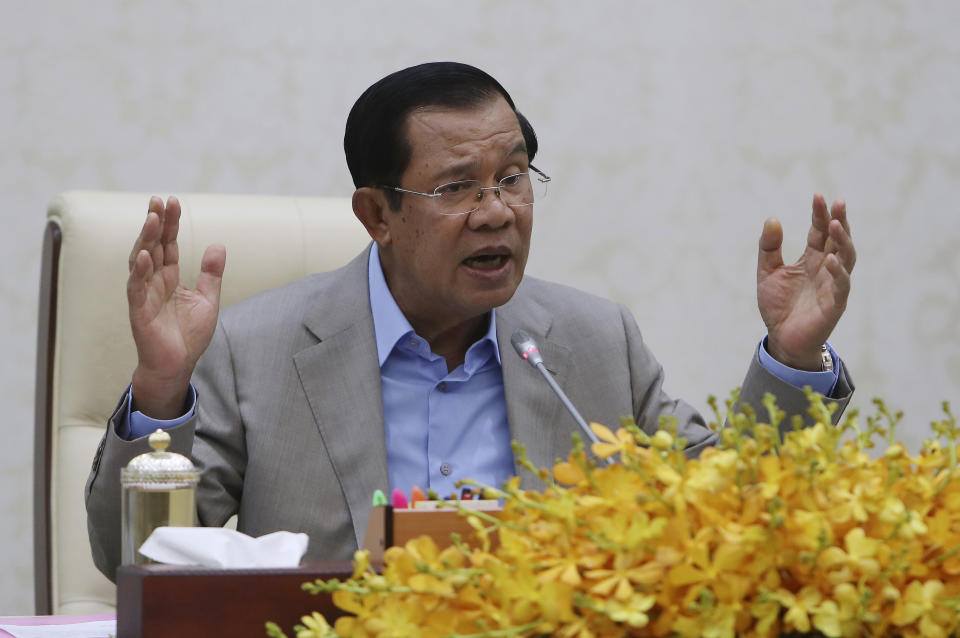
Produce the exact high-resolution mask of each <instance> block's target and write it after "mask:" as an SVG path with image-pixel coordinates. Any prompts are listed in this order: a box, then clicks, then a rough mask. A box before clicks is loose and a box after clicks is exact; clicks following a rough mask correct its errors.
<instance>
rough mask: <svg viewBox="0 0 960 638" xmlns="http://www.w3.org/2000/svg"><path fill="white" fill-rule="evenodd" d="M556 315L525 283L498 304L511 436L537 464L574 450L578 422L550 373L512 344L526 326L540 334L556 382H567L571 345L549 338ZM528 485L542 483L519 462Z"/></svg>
mask: <svg viewBox="0 0 960 638" xmlns="http://www.w3.org/2000/svg"><path fill="white" fill-rule="evenodd" d="M552 323H553V319H552V317H551V316H550V313H548V312H547V311H546V309H544V308H543V307H542V306H541V305H540V304H538V303H536V302H535V301H533V300H531V299H529V298H527V297H526V295H524V294H523V286H522V285H521V287H520V288H519V289H518V290H517V293H516V294H515V295H514V296H513V298H512V299H511V300H510V301H509V302H508V303H507V304H505V305H504V306H502V307H500V308H498V309H497V341H498V343H499V345H500V359H501V365H502V368H503V389H504V394H505V396H506V402H507V419H508V420H509V421H510V436H511V438H512V439H513V440H515V441H518V442H520V443H523V444H524V445H526V447H527V456H528V457H529V458H530V460H531V461H532V462H533V464H534V465H535V466H537V467H551V466H552V465H553V462H554V461H555V460H556V458H557V457H558V456H566V454H567V453H568V452H569V451H570V432H571V431H573V430H572V429H571V428H570V427H569V426H570V425H572V427H573V429H576V424H575V423H574V422H573V420H572V419H571V418H570V416H569V415H567V414H566V412H564V411H562V407H563V406H562V404H561V403H560V400H559V399H558V398H557V396H556V395H555V394H554V393H553V391H552V390H551V389H550V386H549V385H548V384H547V381H546V379H544V378H543V376H542V375H541V374H540V372H539V371H538V370H536V369H535V368H534V367H533V366H531V365H530V364H529V363H527V362H526V361H525V360H523V359H521V358H520V357H519V356H518V355H517V353H516V352H515V351H514V350H513V346H512V345H511V343H510V337H511V336H512V335H513V333H514V331H515V330H521V329H522V330H525V331H527V332H528V333H529V334H530V336H532V337H533V338H534V340H536V342H537V344H538V345H539V346H540V353H541V354H542V355H543V361H544V365H545V366H546V368H547V370H549V371H550V372H551V373H552V374H553V376H554V378H555V379H556V380H557V383H559V384H560V386H561V387H564V385H565V382H566V381H567V379H568V377H569V375H570V366H571V360H570V355H571V353H570V350H569V349H568V348H567V347H566V346H564V345H563V344H561V343H558V342H556V341H554V340H552V339H551V338H550V329H551V327H552ZM514 469H515V471H516V472H517V474H518V475H519V476H520V477H521V484H522V485H523V487H525V488H538V487H542V484H541V483H540V482H539V480H538V479H535V478H534V477H532V476H531V475H530V473H529V472H526V471H521V470H522V468H520V467H519V466H515V468H514Z"/></svg>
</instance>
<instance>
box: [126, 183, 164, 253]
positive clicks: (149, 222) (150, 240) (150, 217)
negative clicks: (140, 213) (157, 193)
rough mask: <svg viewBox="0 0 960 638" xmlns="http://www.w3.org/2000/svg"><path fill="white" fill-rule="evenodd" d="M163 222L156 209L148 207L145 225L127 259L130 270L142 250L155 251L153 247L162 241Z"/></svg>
mask: <svg viewBox="0 0 960 638" xmlns="http://www.w3.org/2000/svg"><path fill="white" fill-rule="evenodd" d="M157 199H159V198H157ZM151 204H152V201H151ZM161 204H162V202H161ZM151 208H152V207H151ZM161 224H162V223H161V221H160V215H159V214H158V213H157V212H156V211H155V210H150V209H148V210H147V217H146V219H145V220H144V221H143V226H142V227H141V228H140V234H139V235H137V239H136V240H135V241H134V242H133V248H132V249H131V250H130V257H129V258H128V259H127V268H128V270H133V264H134V262H135V261H136V259H137V255H139V254H140V251H141V250H146V251H147V252H148V253H149V252H152V251H153V247H154V246H155V245H156V244H157V242H158V241H160V233H161Z"/></svg>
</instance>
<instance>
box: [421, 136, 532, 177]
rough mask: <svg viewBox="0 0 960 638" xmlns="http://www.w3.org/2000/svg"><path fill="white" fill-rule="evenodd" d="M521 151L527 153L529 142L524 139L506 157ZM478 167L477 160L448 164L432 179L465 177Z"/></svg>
mask: <svg viewBox="0 0 960 638" xmlns="http://www.w3.org/2000/svg"><path fill="white" fill-rule="evenodd" d="M519 153H523V154H524V155H526V154H527V143H526V142H525V141H524V140H520V141H519V142H517V145H516V146H514V147H513V149H512V150H511V151H510V152H509V153H507V154H506V155H505V156H504V157H513V156H514V155H517V154H519ZM476 168H477V162H476V161H469V162H462V163H460V164H454V165H453V166H448V167H447V168H445V169H443V170H442V171H440V172H439V173H436V174H435V175H434V176H433V178H432V179H433V180H435V181H436V180H443V179H452V178H456V177H463V176H464V175H465V174H466V173H467V172H469V171H470V170H476Z"/></svg>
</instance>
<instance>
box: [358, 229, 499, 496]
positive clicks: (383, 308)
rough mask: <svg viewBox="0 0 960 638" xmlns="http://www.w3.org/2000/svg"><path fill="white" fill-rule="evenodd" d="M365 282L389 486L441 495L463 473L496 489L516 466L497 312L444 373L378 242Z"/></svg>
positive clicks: (449, 490) (451, 490)
mask: <svg viewBox="0 0 960 638" xmlns="http://www.w3.org/2000/svg"><path fill="white" fill-rule="evenodd" d="M369 280H370V308H371V310H372V311H373V326H374V330H375V332H376V336H377V355H378V356H379V358H380V387H381V390H382V395H383V422H384V435H385V438H386V448H387V471H388V474H389V477H390V489H391V490H392V489H394V488H400V489H401V490H403V491H404V493H406V494H409V493H410V489H411V488H412V487H413V486H414V485H419V486H420V487H422V488H424V489H426V488H431V489H433V490H434V491H435V492H437V494H439V495H440V496H443V497H446V496H448V495H450V494H452V493H454V492H455V491H456V486H455V483H456V481H457V480H459V479H463V478H472V479H474V480H476V481H479V482H481V483H483V484H485V485H494V486H499V485H500V484H501V483H503V482H504V481H505V480H507V479H508V478H510V477H511V476H513V474H514V468H513V453H512V452H511V450H510V427H509V424H508V423H507V402H506V398H505V397H504V394H503V371H502V368H501V367H500V349H499V347H498V344H497V313H496V310H491V311H490V321H489V325H488V327H487V332H486V334H485V335H484V336H483V337H482V338H481V339H480V340H479V341H477V342H476V343H474V344H473V345H472V346H470V348H469V349H468V350H467V354H466V357H465V358H464V362H463V364H462V365H460V366H457V367H456V368H455V369H454V370H451V371H450V372H447V361H446V359H444V358H443V357H441V356H440V355H437V354H434V353H433V352H431V351H430V344H428V343H427V342H426V340H425V339H423V338H422V337H420V336H419V335H417V334H416V332H414V330H413V327H412V326H411V325H410V322H409V321H407V318H406V317H405V316H404V314H403V312H402V311H401V310H400V307H399V306H397V302H396V301H394V299H393V295H391V294H390V290H389V288H387V282H386V279H384V276H383V270H382V268H381V266H380V256H379V253H378V251H377V247H376V245H374V246H373V250H371V251H370V261H369Z"/></svg>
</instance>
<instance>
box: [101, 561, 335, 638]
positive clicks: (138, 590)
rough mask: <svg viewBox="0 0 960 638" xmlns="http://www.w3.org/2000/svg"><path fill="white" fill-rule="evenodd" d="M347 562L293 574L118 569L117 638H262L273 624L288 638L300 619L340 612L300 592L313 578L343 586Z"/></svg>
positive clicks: (325, 597) (324, 597) (324, 598)
mask: <svg viewBox="0 0 960 638" xmlns="http://www.w3.org/2000/svg"><path fill="white" fill-rule="evenodd" d="M352 574H353V566H352V565H351V563H350V562H349V561H334V562H325V563H316V564H312V565H306V566H303V567H298V568H296V569H233V570H224V569H205V568H202V567H176V566H173V565H123V566H121V567H120V568H119V569H117V635H118V636H122V637H123V638H167V637H169V636H177V638H194V637H197V638H200V637H202V638H207V637H208V636H233V637H234V638H246V637H247V636H250V637H251V638H253V637H256V638H262V637H263V636H265V635H266V631H265V630H264V623H266V621H268V620H272V621H274V622H276V623H277V624H279V625H280V626H281V627H282V628H283V630H284V631H286V632H287V635H288V636H289V635H291V634H290V630H291V628H292V627H293V625H295V624H297V623H298V622H300V617H301V616H304V615H307V614H309V613H310V612H311V611H319V612H320V613H322V614H323V615H324V616H325V617H326V618H327V620H328V621H330V622H331V623H332V622H333V620H334V619H335V618H337V617H339V616H342V615H343V614H344V612H343V611H342V610H340V609H338V608H337V607H336V606H335V605H334V604H333V600H332V597H331V595H330V594H320V595H317V596H313V595H310V594H308V593H307V592H305V591H303V589H301V587H300V585H301V584H302V583H304V582H310V581H314V580H316V579H317V578H322V579H324V580H329V579H331V578H337V579H340V580H345V579H347V578H349V577H350V576H351V575H352Z"/></svg>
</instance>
